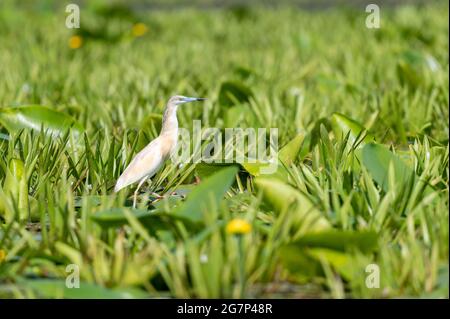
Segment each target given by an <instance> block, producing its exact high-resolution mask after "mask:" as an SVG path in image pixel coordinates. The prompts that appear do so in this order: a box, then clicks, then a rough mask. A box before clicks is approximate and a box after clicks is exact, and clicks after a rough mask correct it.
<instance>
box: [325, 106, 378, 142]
mask: <svg viewBox="0 0 450 319" xmlns="http://www.w3.org/2000/svg"><path fill="white" fill-rule="evenodd" d="M331 126H332V128H333V131H334V135H335V136H336V138H343V137H344V136H346V135H347V134H348V132H350V135H349V141H350V142H351V143H353V142H355V140H356V138H357V137H358V136H359V135H360V134H361V132H362V134H365V137H364V139H363V143H370V142H373V141H374V139H375V138H374V136H373V135H371V134H369V133H367V132H364V131H366V129H365V127H364V126H363V125H362V124H360V123H358V122H357V121H355V120H353V119H351V118H349V117H347V116H345V115H343V114H340V113H333V115H331ZM363 143H361V144H363Z"/></svg>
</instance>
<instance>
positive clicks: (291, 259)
mask: <svg viewBox="0 0 450 319" xmlns="http://www.w3.org/2000/svg"><path fill="white" fill-rule="evenodd" d="M377 240H378V239H377V235H376V233H375V232H373V231H362V232H355V231H337V230H331V229H330V230H326V231H322V232H318V233H309V234H305V235H304V236H302V237H300V238H299V239H297V240H296V241H294V242H291V243H289V244H286V245H282V246H281V247H280V248H279V253H278V255H279V257H280V261H281V264H282V265H283V266H284V268H285V269H287V270H288V272H289V274H290V277H291V278H292V279H293V280H295V281H298V282H305V281H307V280H308V278H310V277H313V276H318V275H319V276H320V275H323V271H322V265H321V261H326V262H328V263H329V264H330V265H331V266H332V267H333V268H334V269H336V270H337V271H338V272H339V273H340V274H341V275H342V276H343V277H344V278H346V279H347V280H351V279H352V277H353V275H354V265H353V264H352V258H353V257H352V256H353V255H352V254H350V253H352V252H355V251H356V250H357V251H360V252H362V253H370V252H372V251H374V250H375V248H376V247H377Z"/></svg>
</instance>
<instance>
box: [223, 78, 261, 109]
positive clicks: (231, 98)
mask: <svg viewBox="0 0 450 319" xmlns="http://www.w3.org/2000/svg"><path fill="white" fill-rule="evenodd" d="M252 96H253V93H252V91H251V90H250V89H249V88H248V87H246V86H245V85H243V84H241V83H238V82H230V81H227V82H223V83H222V85H221V86H220V90H219V104H220V105H223V106H233V105H236V104H240V103H246V102H248V101H250V98H251V97H252Z"/></svg>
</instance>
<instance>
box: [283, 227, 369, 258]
mask: <svg viewBox="0 0 450 319" xmlns="http://www.w3.org/2000/svg"><path fill="white" fill-rule="evenodd" d="M289 245H294V246H296V247H297V248H298V249H302V248H303V247H319V248H327V249H331V250H336V251H341V252H345V251H350V250H352V249H356V250H359V251H361V252H363V253H369V252H372V251H373V250H374V249H375V247H376V245H377V234H376V233H375V232H373V231H360V232H355V231H337V230H328V231H323V232H320V233H312V234H306V235H304V236H302V237H301V238H299V239H298V240H296V241H295V242H293V243H290V244H289Z"/></svg>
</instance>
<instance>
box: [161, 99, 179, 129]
mask: <svg viewBox="0 0 450 319" xmlns="http://www.w3.org/2000/svg"><path fill="white" fill-rule="evenodd" d="M177 108H178V105H168V106H167V107H166V110H165V111H164V115H163V119H162V127H161V133H160V134H159V135H168V134H170V135H171V134H177V133H178V120H177Z"/></svg>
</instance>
